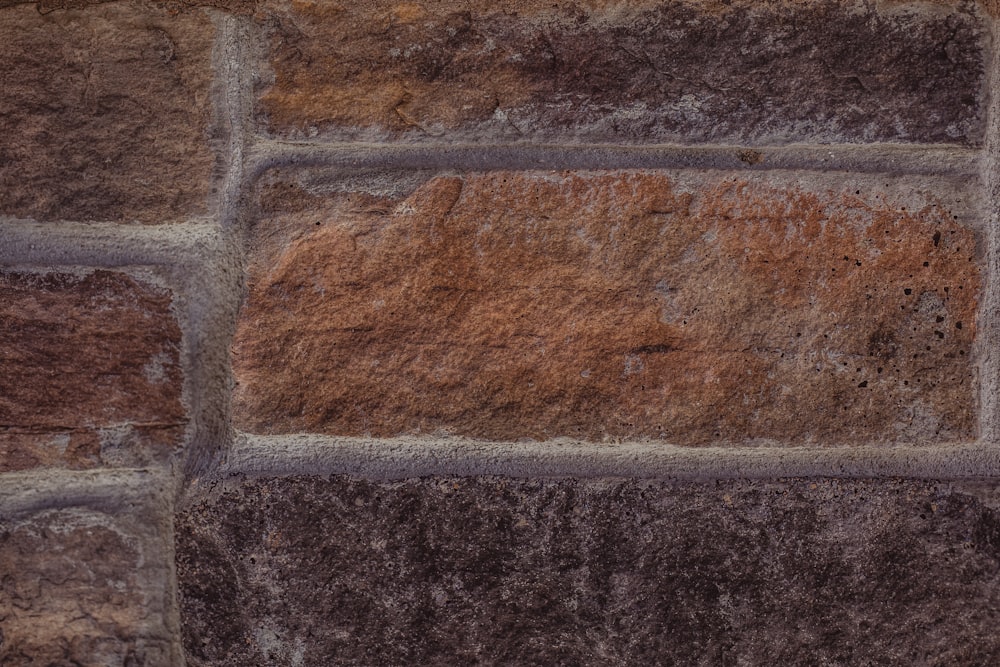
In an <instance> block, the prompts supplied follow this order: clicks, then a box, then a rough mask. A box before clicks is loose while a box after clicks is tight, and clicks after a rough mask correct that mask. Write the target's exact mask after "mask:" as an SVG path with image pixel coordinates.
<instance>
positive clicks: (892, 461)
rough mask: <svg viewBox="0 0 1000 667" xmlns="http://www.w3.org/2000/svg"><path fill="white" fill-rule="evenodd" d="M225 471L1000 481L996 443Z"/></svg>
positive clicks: (232, 468)
mask: <svg viewBox="0 0 1000 667" xmlns="http://www.w3.org/2000/svg"><path fill="white" fill-rule="evenodd" d="M217 474H219V475H221V476H226V475H248V476H269V475H274V476H288V475H329V474H346V475H352V476H358V477H367V478H374V479H404V478H412V477H423V476H432V475H433V476H480V475H497V476H505V477H515V478H531V477H589V478H597V477H635V478H648V479H658V478H659V479H691V480H711V479H734V478H740V479H768V478H778V477H844V478H868V477H908V478H919V479H982V478H990V477H995V476H997V475H1000V450H998V448H996V447H995V446H991V445H989V444H987V443H982V442H977V443H968V444H960V445H938V446H893V447H872V446H865V447H845V446H838V447H827V448H815V447H808V448H807V447H787V448H785V447H753V448H742V449H740V448H723V447H697V448H695V447H690V448H689V447H679V446H676V445H665V444H662V443H647V442H627V443H615V444H598V443H587V442H578V441H570V440H554V441H549V442H530V443H521V442H517V443H512V442H511V443H508V442H484V441H479V440H471V439H464V438H451V437H448V438H432V437H419V438H416V437H408V438H386V439H370V438H349V437H339V436H324V435H312V434H308V435H307V434H295V435H277V436H274V435H272V436H260V435H247V434H241V435H240V436H239V437H238V438H237V440H236V442H235V443H234V446H233V448H232V449H231V450H230V451H229V452H228V454H227V458H226V461H225V462H224V463H223V464H222V466H221V467H220V469H219V470H218V472H217Z"/></svg>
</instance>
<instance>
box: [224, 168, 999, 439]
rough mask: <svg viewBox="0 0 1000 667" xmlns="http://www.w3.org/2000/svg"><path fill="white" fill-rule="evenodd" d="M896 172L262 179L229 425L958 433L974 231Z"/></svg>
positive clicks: (969, 382) (509, 433) (670, 434)
mask: <svg viewBox="0 0 1000 667" xmlns="http://www.w3.org/2000/svg"><path fill="white" fill-rule="evenodd" d="M890 180H891V179H885V182H884V183H881V182H879V183H873V182H871V179H868V180H866V181H863V183H865V184H864V185H859V184H858V183H852V182H849V181H847V180H839V181H837V180H831V181H829V183H830V184H829V185H826V186H822V187H820V186H815V185H814V186H809V185H808V184H804V185H803V184H800V182H799V180H797V179H793V178H786V179H785V180H784V181H782V180H781V178H779V177H777V176H773V177H766V178H763V177H762V178H757V179H748V178H747V177H745V176H739V175H725V174H722V175H719V174H690V173H688V174H676V175H670V174H665V173H658V172H611V173H606V172H605V173H600V172H599V173H552V172H530V173H526V172H495V173H478V174H465V175H462V176H440V177H433V178H430V179H428V180H426V181H425V182H424V183H422V184H420V185H416V186H414V185H413V184H412V183H410V184H409V185H406V187H408V188H409V189H410V190H411V192H410V193H409V194H386V193H385V188H387V187H389V185H387V184H386V183H384V182H379V183H372V184H369V186H370V187H368V189H367V193H366V187H367V186H365V185H364V184H363V183H360V182H357V181H350V182H348V181H345V182H343V183H341V184H339V185H336V186H334V188H333V189H334V190H336V189H338V188H339V189H340V190H341V191H340V192H339V193H338V192H332V191H330V190H329V188H328V189H327V191H326V192H323V191H321V190H320V189H319V188H317V187H313V186H309V185H308V184H306V185H303V184H302V183H299V182H298V181H295V180H294V179H288V178H285V177H283V176H281V175H280V174H279V175H275V176H273V177H271V178H270V179H265V183H264V184H263V186H262V188H261V194H260V202H259V203H260V220H259V222H258V223H257V224H256V226H255V231H254V234H253V242H252V246H253V252H252V254H251V263H250V289H249V296H248V299H247V302H246V304H245V306H244V308H243V311H242V314H241V316H240V321H239V325H238V329H237V332H236V339H235V347H234V368H235V374H236V379H237V381H238V384H237V387H236V393H235V404H234V410H235V423H236V425H237V427H238V428H240V429H243V430H245V431H248V432H253V433H260V434H279V433H294V432H315V433H329V434H340V435H372V436H377V437H384V436H394V435H404V434H415V433H423V434H434V433H453V434H458V435H465V436H472V437H477V438H486V439H499V440H516V439H519V438H531V439H549V438H554V437H559V436H568V437H573V438H580V439H585V440H598V441H600V440H608V439H618V438H626V439H634V438H638V439H642V438H654V439H664V440H668V441H670V442H674V443H677V444H683V445H688V444H695V445H700V444H709V443H716V444H728V445H740V444H748V443H755V442H767V443H770V444H810V443H813V444H815V443H821V444H864V443H876V444H877V443H891V442H921V443H928V442H951V441H959V440H963V439H968V438H971V437H973V436H974V435H975V430H976V426H975V423H976V421H975V420H976V413H975V388H976V377H975V371H974V367H973V365H972V362H971V360H970V352H971V349H972V343H973V341H974V339H975V328H976V308H977V298H978V293H979V287H980V273H979V268H978V266H979V261H980V259H979V258H980V256H981V251H980V250H979V249H977V245H978V240H977V235H976V234H975V233H974V232H973V231H972V230H971V229H970V228H969V227H966V226H964V225H963V224H962V221H961V220H958V219H957V218H958V217H959V216H958V214H959V213H961V211H960V210H958V209H956V210H954V211H953V210H952V204H955V205H957V206H959V207H961V201H960V200H961V199H962V195H961V194H960V193H959V194H954V193H953V192H950V191H949V189H948V187H945V186H944V185H942V184H941V183H937V184H935V183H934V182H929V183H923V184H915V183H913V182H909V181H907V182H899V183H896V184H895V185H894V184H893V183H891V182H889V181H890ZM404 185H405V184H404ZM862 187H864V188H865V189H864V190H862V189H860V188H862ZM377 188H382V191H381V193H380V194H372V193H373V192H375V189H377ZM414 188H415V189H414ZM936 188H940V192H941V193H946V194H947V195H948V197H951V199H949V200H948V201H947V202H946V201H945V200H946V196H945V194H941V195H940V196H938V193H937V192H936ZM949 202H950V203H949Z"/></svg>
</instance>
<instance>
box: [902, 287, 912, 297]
mask: <svg viewBox="0 0 1000 667" xmlns="http://www.w3.org/2000/svg"><path fill="white" fill-rule="evenodd" d="M903 294H905V295H907V296H909V295H911V294H913V290H911V289H910V288H909V287H907V288H905V289H904V290H903Z"/></svg>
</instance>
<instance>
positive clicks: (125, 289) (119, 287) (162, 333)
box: [0, 271, 187, 470]
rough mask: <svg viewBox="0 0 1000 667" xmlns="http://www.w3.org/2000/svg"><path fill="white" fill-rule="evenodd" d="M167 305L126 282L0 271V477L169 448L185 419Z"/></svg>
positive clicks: (176, 335) (99, 274)
mask: <svg viewBox="0 0 1000 667" xmlns="http://www.w3.org/2000/svg"><path fill="white" fill-rule="evenodd" d="M171 301H172V298H171V295H170V293H169V292H168V291H166V290H164V289H162V288H159V287H156V286H153V285H149V284H144V283H141V282H139V281H137V280H135V279H134V278H131V277H129V276H127V275H125V274H122V273H114V272H109V271H95V272H93V273H91V274H89V275H86V276H76V275H69V274H62V273H48V274H32V273H24V272H10V271H8V272H2V273H0V470H19V469H25V468H32V467H36V466H67V467H72V468H89V467H94V466H99V465H144V464H147V463H149V462H151V461H154V460H162V459H163V458H164V457H165V456H167V455H168V454H169V453H170V452H171V451H173V450H174V448H176V447H177V446H178V445H179V444H180V442H181V438H182V436H183V432H184V428H185V424H186V420H187V416H186V411H185V409H184V406H183V405H182V402H181V392H182V384H183V376H182V370H181V366H180V345H181V332H180V328H179V326H178V324H177V321H176V319H175V317H174V315H173V313H172V312H171Z"/></svg>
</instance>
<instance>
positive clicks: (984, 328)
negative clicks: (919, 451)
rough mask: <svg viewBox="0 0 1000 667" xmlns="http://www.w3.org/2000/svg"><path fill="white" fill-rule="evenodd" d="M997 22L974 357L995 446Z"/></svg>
mask: <svg viewBox="0 0 1000 667" xmlns="http://www.w3.org/2000/svg"><path fill="white" fill-rule="evenodd" d="M998 28H1000V21H997V20H993V21H992V22H991V33H992V44H991V46H990V50H989V53H990V59H991V60H990V62H989V63H988V70H987V71H988V76H989V79H988V84H987V91H988V94H989V100H988V106H987V114H986V140H985V147H984V149H983V151H982V156H981V160H980V170H981V176H980V180H981V182H982V184H983V188H984V190H985V193H984V194H985V196H984V199H985V202H986V211H985V212H984V215H983V218H984V223H985V225H984V226H985V228H986V243H987V249H986V261H985V271H986V281H985V287H984V294H983V301H982V303H981V304H980V313H979V318H980V321H979V324H978V331H979V332H980V334H979V336H978V337H977V341H976V345H977V347H978V350H977V351H976V357H977V358H978V359H979V360H980V365H979V368H980V378H979V391H980V401H979V403H980V417H979V424H980V434H981V439H982V440H983V441H984V442H988V443H990V444H991V445H993V446H994V447H996V446H997V445H998V444H1000V355H998V353H997V347H998V345H1000V331H998V330H997V327H998V326H1000V280H998V277H1000V228H998V226H1000V95H998V94H997V93H996V91H997V90H1000V88H998V86H1000V40H998V39H997V37H996V35H997V31H998Z"/></svg>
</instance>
